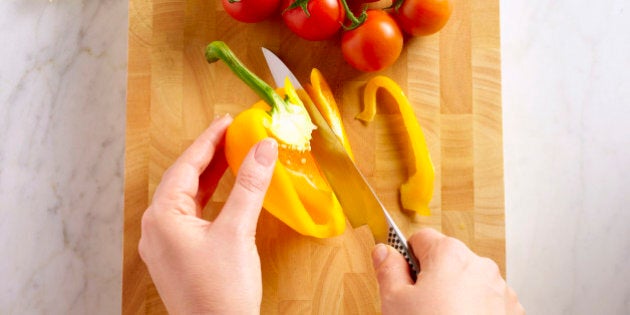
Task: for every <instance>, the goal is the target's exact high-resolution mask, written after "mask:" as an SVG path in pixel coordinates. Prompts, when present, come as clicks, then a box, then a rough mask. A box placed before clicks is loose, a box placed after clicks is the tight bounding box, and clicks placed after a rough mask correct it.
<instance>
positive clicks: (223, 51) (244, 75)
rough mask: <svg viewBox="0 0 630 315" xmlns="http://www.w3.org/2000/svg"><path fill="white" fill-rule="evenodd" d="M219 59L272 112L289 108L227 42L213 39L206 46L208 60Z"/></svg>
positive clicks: (211, 61)
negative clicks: (238, 56)
mask: <svg viewBox="0 0 630 315" xmlns="http://www.w3.org/2000/svg"><path fill="white" fill-rule="evenodd" d="M219 59H220V60H223V62H225V64H226V65H227V66H228V67H230V69H231V70H232V72H234V74H236V76H238V77H239V78H240V79H241V80H242V81H243V82H245V84H247V85H248V86H249V87H250V88H251V89H252V90H254V92H256V94H258V96H260V98H262V99H263V100H264V101H265V102H267V104H269V105H270V106H271V112H272V113H273V112H277V111H280V112H283V111H286V110H287V108H288V104H287V103H286V102H285V101H284V99H282V97H280V95H278V93H276V91H274V89H273V88H272V87H271V86H269V84H267V83H266V82H265V81H263V80H262V79H261V78H259V77H258V76H257V75H255V74H254V73H253V72H251V71H250V70H249V69H247V68H246V67H245V66H244V65H243V63H242V62H241V61H240V60H239V59H238V58H237V57H236V56H235V55H234V53H233V52H232V50H231V49H230V47H228V45H227V44H225V43H224V42H222V41H213V42H212V43H210V44H208V46H207V47H206V60H207V61H208V62H209V63H214V62H217V61H219Z"/></svg>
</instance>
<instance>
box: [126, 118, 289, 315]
mask: <svg viewBox="0 0 630 315" xmlns="http://www.w3.org/2000/svg"><path fill="white" fill-rule="evenodd" d="M231 122H232V119H231V118H230V117H229V116H225V117H222V118H220V119H217V120H215V121H214V122H213V123H212V124H211V125H210V127H209V128H208V129H207V130H206V131H205V132H204V133H203V134H202V135H201V136H199V138H197V140H196V141H195V142H194V143H193V144H192V145H191V146H190V147H189V148H188V149H187V150H186V151H185V152H184V153H183V154H182V156H180V157H179V159H177V161H176V162H175V163H174V164H173V165H172V166H171V167H170V168H169V169H168V170H167V171H166V172H165V173H164V176H163V178H162V181H161V182H160V184H159V186H158V187H157V189H156V191H155V194H154V196H153V201H152V203H151V205H150V206H149V208H148V209H147V210H146V211H145V213H144V215H143V217H142V237H141V239H140V244H139V247H138V250H139V252H140V256H141V257H142V259H143V260H144V262H145V263H146V265H147V267H148V269H149V273H150V274H151V278H152V279H153V282H154V283H155V286H156V287H157V290H158V292H159V294H160V296H161V298H162V300H163V301H164V304H165V305H166V307H167V309H168V311H169V312H170V313H171V314H200V313H204V314H206V313H231V314H232V313H234V314H257V313H259V312H260V303H261V300H262V279H261V270H260V257H259V256H258V252H257V249H256V243H255V234H256V224H257V221H258V216H259V214H260V209H261V207H262V202H263V199H264V196H265V192H266V191H267V187H268V186H269V182H270V180H271V175H272V172H273V169H274V165H275V161H276V159H277V154H278V148H277V143H276V141H275V140H273V139H265V140H262V141H261V142H259V143H258V144H257V145H255V146H254V147H253V148H252V149H251V151H250V152H249V154H248V155H247V157H246V158H245V160H244V161H243V164H242V165H241V167H240V170H239V173H238V175H237V176H236V183H235V184H234V187H233V188H232V192H231V193H230V196H229V197H228V200H227V201H226V203H225V205H224V207H223V209H222V210H221V213H220V214H219V215H218V217H217V218H216V219H215V220H214V221H213V222H209V221H206V220H204V219H202V218H201V210H202V209H203V207H204V206H205V204H206V202H207V201H208V199H209V197H210V196H211V195H212V193H213V191H214V188H216V186H217V183H218V181H219V179H220V178H221V176H222V175H223V173H224V172H225V169H226V168H227V163H226V162H225V157H224V155H223V154H216V155H215V153H216V152H217V151H220V149H221V143H222V141H223V139H224V135H225V130H226V129H227V127H228V126H229V125H230V123H231Z"/></svg>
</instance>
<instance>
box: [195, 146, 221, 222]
mask: <svg viewBox="0 0 630 315" xmlns="http://www.w3.org/2000/svg"><path fill="white" fill-rule="evenodd" d="M227 167H228V163H227V160H226V158H225V147H224V146H223V144H221V145H219V146H218V147H217V149H216V152H215V153H214V157H213V158H212V161H210V164H209V165H208V167H206V170H205V171H203V173H202V174H201V176H199V189H198V191H197V203H198V204H199V207H200V209H199V211H201V209H203V208H204V207H205V206H206V204H207V203H208V201H209V200H210V197H212V194H214V191H215V190H216V188H217V186H218V185H219V181H220V180H221V178H222V177H223V174H224V173H225V171H226V170H227ZM200 215H201V213H199V216H200Z"/></svg>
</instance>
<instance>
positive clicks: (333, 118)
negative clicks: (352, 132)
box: [304, 68, 354, 161]
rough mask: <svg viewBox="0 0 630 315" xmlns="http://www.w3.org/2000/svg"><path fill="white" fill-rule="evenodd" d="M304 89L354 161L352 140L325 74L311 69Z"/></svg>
mask: <svg viewBox="0 0 630 315" xmlns="http://www.w3.org/2000/svg"><path fill="white" fill-rule="evenodd" d="M304 89H305V90H306V92H307V93H308V95H309V96H310V98H311V100H312V101H313V103H314V104H315V106H316V107H317V109H318V110H319V111H320V113H322V116H324V119H325V120H326V122H327V123H328V125H329V126H330V128H331V129H332V131H333V132H334V133H335V135H336V136H337V138H339V141H341V143H342V144H343V147H344V148H345V149H346V152H348V155H349V156H350V158H351V159H352V160H353V161H354V154H353V153H352V149H351V148H350V140H348V134H347V133H346V129H345V128H344V127H343V122H342V120H341V114H340V113H339V107H338V106H337V103H336V102H335V96H334V95H333V93H332V90H331V89H330V86H329V85H328V82H326V79H324V75H322V73H321V71H319V70H318V69H316V68H313V70H312V71H311V83H310V84H305V85H304Z"/></svg>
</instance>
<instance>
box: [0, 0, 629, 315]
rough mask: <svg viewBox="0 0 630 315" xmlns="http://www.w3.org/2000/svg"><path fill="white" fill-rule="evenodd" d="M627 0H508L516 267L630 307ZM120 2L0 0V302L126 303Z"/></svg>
mask: <svg viewBox="0 0 630 315" xmlns="http://www.w3.org/2000/svg"><path fill="white" fill-rule="evenodd" d="M629 11H630V3H629V2H628V1H626V0H602V1H586V0H558V1H545V0H509V1H508V0H505V1H501V26H502V34H501V35H502V59H503V64H502V67H503V109H504V142H505V143H504V144H505V185H506V224H507V259H508V281H509V282H510V283H511V284H512V286H514V287H515V289H516V290H517V292H518V293H519V295H520V297H521V300H522V302H523V304H524V305H525V307H526V308H527V309H528V313H529V314H630V267H628V263H627V262H628V260H630V228H628V225H629V222H630V207H629V206H627V205H628V204H629V203H630V127H629V126H630V124H629V123H628V121H630V31H629V30H630V13H629ZM126 28H127V1H125V0H110V1H88V0H83V1H79V0H73V1H56V0H53V1H50V0H22V1H16V0H13V1H0V39H2V42H3V45H0V60H1V61H0V139H2V144H0V257H2V259H0V279H1V281H0V314H116V313H119V312H120V303H121V297H120V294H121V290H120V289H121V288H120V287H121V269H122V267H121V258H122V257H121V246H122V179H123V178H122V171H123V148H124V118H125V116H124V115H125V79H126V78H125V76H126V49H127V46H126V45H127V38H126V30H127V29H126Z"/></svg>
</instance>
